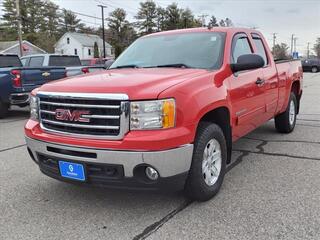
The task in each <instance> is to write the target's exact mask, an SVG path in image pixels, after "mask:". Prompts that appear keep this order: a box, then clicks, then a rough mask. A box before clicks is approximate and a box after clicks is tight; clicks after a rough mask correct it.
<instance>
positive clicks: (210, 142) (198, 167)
mask: <svg viewBox="0 0 320 240" xmlns="http://www.w3.org/2000/svg"><path fill="white" fill-rule="evenodd" d="M210 147H215V149H214V151H211V152H213V154H212V156H211V155H209V156H211V157H212V158H211V161H212V160H213V159H216V161H214V162H210V163H209V161H208V159H209V157H208V158H207V157H205V156H208V153H209V150H212V148H210ZM219 149H220V153H219ZM205 151H206V152H205ZM219 156H220V160H219ZM226 162H227V144H226V139H225V137H224V134H223V132H222V130H221V128H220V127H219V126H218V125H216V124H214V123H210V122H200V124H199V127H198V130H197V135H196V140H195V143H194V150H193V156H192V163H191V167H190V171H189V176H188V178H187V181H186V185H185V189H184V191H185V194H186V196H187V197H188V198H189V199H192V200H196V201H207V200H209V199H211V198H212V197H213V196H215V195H216V194H217V193H218V192H219V190H220V187H221V185H222V182H223V178H224V175H225V172H226ZM219 163H220V164H219ZM219 166H220V167H219ZM219 168H220V171H219ZM204 170H208V171H204ZM208 173H210V174H209V177H207V175H208ZM212 173H215V174H212Z"/></svg>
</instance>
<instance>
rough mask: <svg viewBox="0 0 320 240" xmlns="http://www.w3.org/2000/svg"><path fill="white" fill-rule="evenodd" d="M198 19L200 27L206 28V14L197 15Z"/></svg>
mask: <svg viewBox="0 0 320 240" xmlns="http://www.w3.org/2000/svg"><path fill="white" fill-rule="evenodd" d="M199 17H200V18H201V22H202V27H205V26H206V17H208V14H202V15H199Z"/></svg>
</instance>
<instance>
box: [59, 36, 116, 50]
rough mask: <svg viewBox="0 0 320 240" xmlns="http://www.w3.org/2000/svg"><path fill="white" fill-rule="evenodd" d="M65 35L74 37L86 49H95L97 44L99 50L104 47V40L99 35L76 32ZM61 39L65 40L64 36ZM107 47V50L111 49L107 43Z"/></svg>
mask: <svg viewBox="0 0 320 240" xmlns="http://www.w3.org/2000/svg"><path fill="white" fill-rule="evenodd" d="M65 35H69V36H71V37H73V38H74V39H76V40H77V41H79V42H80V43H81V44H82V45H83V46H85V47H93V46H94V43H95V42H97V44H98V47H99V48H102V47H103V40H102V39H101V37H99V36H98V35H94V34H86V33H76V32H67V33H65ZM61 38H63V36H62V37H61ZM61 38H60V39H61ZM105 46H106V48H111V45H110V44H109V43H107V42H105Z"/></svg>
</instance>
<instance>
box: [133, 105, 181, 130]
mask: <svg viewBox="0 0 320 240" xmlns="http://www.w3.org/2000/svg"><path fill="white" fill-rule="evenodd" d="M130 105H131V106H130V129H131V130H142V129H166V128H171V127H174V126H175V115H176V104H175V100H174V99H164V100H155V101H141V102H131V103H130Z"/></svg>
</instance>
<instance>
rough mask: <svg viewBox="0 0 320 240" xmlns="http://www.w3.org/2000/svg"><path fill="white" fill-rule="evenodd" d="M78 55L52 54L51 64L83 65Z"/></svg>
mask: <svg viewBox="0 0 320 240" xmlns="http://www.w3.org/2000/svg"><path fill="white" fill-rule="evenodd" d="M81 65H82V64H81V61H80V59H79V57H78V56H50V57H49V66H64V67H75V66H81Z"/></svg>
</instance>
